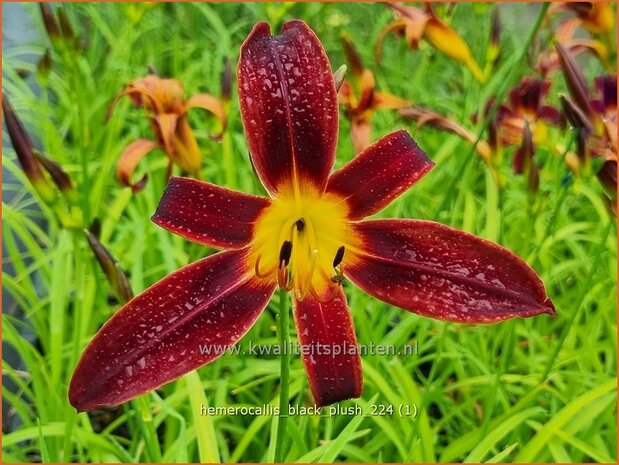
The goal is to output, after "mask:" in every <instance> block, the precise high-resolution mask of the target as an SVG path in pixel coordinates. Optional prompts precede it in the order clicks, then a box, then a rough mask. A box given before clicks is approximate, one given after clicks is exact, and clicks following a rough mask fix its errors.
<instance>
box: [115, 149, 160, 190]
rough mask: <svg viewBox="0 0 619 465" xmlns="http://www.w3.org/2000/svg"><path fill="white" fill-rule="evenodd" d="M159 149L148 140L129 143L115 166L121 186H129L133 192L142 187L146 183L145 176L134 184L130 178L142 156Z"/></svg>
mask: <svg viewBox="0 0 619 465" xmlns="http://www.w3.org/2000/svg"><path fill="white" fill-rule="evenodd" d="M156 148H160V146H159V144H158V143H157V142H155V141H152V140H149V139H138V140H136V141H133V142H131V143H130V144H129V145H128V146H127V148H126V149H125V150H124V151H123V153H122V154H121V155H120V158H119V159H118V164H117V165H116V177H117V178H118V181H119V182H120V183H121V184H122V185H123V186H130V187H131V189H133V192H137V191H139V190H140V189H142V188H143V187H144V184H145V183H146V175H144V176H143V177H142V179H140V180H139V181H138V182H136V183H135V184H134V183H132V182H131V176H132V175H133V172H134V171H135V169H136V168H137V166H138V163H139V162H140V160H141V159H142V158H144V156H145V155H146V154H147V153H148V152H150V151H151V150H154V149H156Z"/></svg>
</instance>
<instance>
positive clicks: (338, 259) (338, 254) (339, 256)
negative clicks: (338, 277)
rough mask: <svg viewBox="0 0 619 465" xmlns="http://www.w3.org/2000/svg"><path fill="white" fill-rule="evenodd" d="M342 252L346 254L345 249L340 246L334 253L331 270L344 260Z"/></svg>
mask: <svg viewBox="0 0 619 465" xmlns="http://www.w3.org/2000/svg"><path fill="white" fill-rule="evenodd" d="M344 252H346V248H345V247H344V246H343V245H341V246H340V248H339V249H337V252H336V253H335V258H334V259H333V268H337V266H338V265H339V264H340V263H342V260H343V259H344Z"/></svg>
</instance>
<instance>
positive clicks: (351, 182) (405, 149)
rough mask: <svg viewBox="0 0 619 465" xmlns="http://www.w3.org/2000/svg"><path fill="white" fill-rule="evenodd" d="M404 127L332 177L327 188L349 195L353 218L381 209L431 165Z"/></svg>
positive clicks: (330, 190) (340, 194)
mask: <svg viewBox="0 0 619 465" xmlns="http://www.w3.org/2000/svg"><path fill="white" fill-rule="evenodd" d="M433 166H434V162H432V161H431V160H430V159H429V158H428V156H427V155H426V154H425V153H424V151H423V150H421V149H420V148H419V146H418V145H417V144H416V143H415V141H414V140H413V138H412V137H411V136H410V135H409V134H408V133H407V132H406V131H404V130H401V131H395V132H392V133H391V134H387V135H386V136H385V137H383V138H382V139H380V140H379V141H378V142H376V143H375V144H373V145H371V146H370V147H368V148H367V149H366V150H364V151H363V152H361V153H360V154H358V155H357V156H356V157H355V158H354V159H353V160H352V161H351V162H349V163H348V164H346V165H345V166H344V167H343V168H342V169H340V170H338V171H336V172H335V173H333V174H332V175H331V178H329V184H328V186H327V191H329V192H332V193H334V194H336V195H339V196H342V197H344V198H346V200H347V201H348V205H349V208H350V212H349V216H350V218H351V219H359V218H364V217H366V216H368V215H372V214H374V213H376V212H378V211H380V210H382V209H383V208H384V207H385V206H387V204H389V203H390V202H391V201H392V200H393V199H395V198H396V197H397V196H399V195H400V194H402V193H403V192H404V191H406V190H407V189H408V188H409V187H411V186H412V185H413V184H415V183H416V182H417V181H418V180H419V179H421V178H422V177H423V176H424V175H425V174H426V173H427V172H428V171H430V170H431V169H432V167H433Z"/></svg>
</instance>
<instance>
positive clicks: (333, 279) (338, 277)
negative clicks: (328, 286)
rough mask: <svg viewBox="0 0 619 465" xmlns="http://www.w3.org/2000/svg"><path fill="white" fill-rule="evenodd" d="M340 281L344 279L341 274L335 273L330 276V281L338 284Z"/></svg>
mask: <svg viewBox="0 0 619 465" xmlns="http://www.w3.org/2000/svg"><path fill="white" fill-rule="evenodd" d="M342 281H344V275H343V274H336V275H335V276H331V282H332V283H335V284H340V283H341V282H342Z"/></svg>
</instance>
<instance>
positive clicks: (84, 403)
mask: <svg viewBox="0 0 619 465" xmlns="http://www.w3.org/2000/svg"><path fill="white" fill-rule="evenodd" d="M244 260H245V251H229V252H221V253H218V254H216V255H212V256H210V257H207V258H204V259H202V260H199V261H197V262H195V263H192V264H190V265H187V266H185V267H184V268H181V269H180V270H178V271H175V272H174V273H172V274H170V275H168V276H167V277H165V278H163V279H162V280H161V281H159V282H158V283H156V284H154V285H153V286H152V287H150V288H149V289H147V290H146V291H144V292H143V293H142V294H140V295H138V296H137V297H135V298H134V299H133V300H131V301H130V302H129V303H128V304H127V305H125V306H124V307H123V308H121V309H120V310H119V311H118V313H116V314H115V315H114V316H113V317H112V318H111V319H110V320H109V321H108V322H107V323H106V324H105V325H104V326H103V327H102V328H101V329H100V330H99V332H98V333H97V334H96V336H95V337H94V339H93V340H92V342H91V343H90V345H89V346H88V347H87V348H86V351H85V352H84V354H83V355H82V358H81V359H80V361H79V363H78V365H77V368H76V370H75V373H74V374H73V378H72V379H71V384H70V387H69V400H70V402H71V405H73V406H74V407H75V408H76V409H77V410H78V411H84V410H91V409H94V408H96V407H99V406H103V405H118V404H120V403H122V402H126V401H128V400H130V399H133V398H134V397H136V396H138V395H140V394H144V393H145V392H148V391H151V390H153V389H155V388H157V387H159V386H161V385H162V384H165V383H168V382H170V381H172V380H174V379H176V378H178V377H180V376H182V375H183V374H185V373H187V372H189V371H191V370H193V369H196V368H198V367H200V366H202V365H204V364H205V363H208V362H210V361H212V360H214V359H216V358H217V357H219V356H220V355H222V354H223V353H224V351H225V349H226V348H227V347H228V346H231V345H233V344H235V343H236V342H237V341H238V340H239V339H241V338H242V337H243V335H245V333H246V332H247V331H248V330H249V329H250V328H251V326H252V325H253V324H254V322H255V321H256V319H257V318H258V316H259V315H260V313H261V312H262V310H263V309H264V308H265V307H266V305H267V303H268V301H269V299H270V298H271V295H272V294H273V291H274V285H273V284H269V283H268V281H266V280H262V281H257V280H256V278H255V277H253V275H252V274H251V273H248V272H247V271H246V270H245V269H244Z"/></svg>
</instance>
